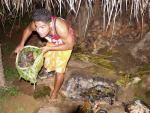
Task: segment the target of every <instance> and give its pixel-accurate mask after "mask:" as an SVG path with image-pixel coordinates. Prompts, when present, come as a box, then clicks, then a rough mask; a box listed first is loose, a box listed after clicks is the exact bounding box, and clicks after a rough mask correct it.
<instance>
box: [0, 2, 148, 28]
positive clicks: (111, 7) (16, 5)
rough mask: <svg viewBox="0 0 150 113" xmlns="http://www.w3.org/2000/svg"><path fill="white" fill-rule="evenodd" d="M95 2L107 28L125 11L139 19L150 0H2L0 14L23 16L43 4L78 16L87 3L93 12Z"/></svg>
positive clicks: (48, 7)
mask: <svg viewBox="0 0 150 113" xmlns="http://www.w3.org/2000/svg"><path fill="white" fill-rule="evenodd" d="M95 3H99V7H101V8H100V9H101V10H102V12H103V14H102V15H103V26H104V27H105V28H107V26H108V25H109V24H110V22H111V21H113V22H114V23H115V20H116V17H118V15H121V14H122V13H124V12H123V11H128V12H129V13H130V19H131V18H135V19H136V20H137V21H138V20H139V19H138V18H139V17H143V15H144V14H145V10H146V9H147V6H148V3H149V0H1V1H0V4H1V6H0V16H4V15H8V14H9V15H20V16H22V15H24V14H25V13H26V12H32V10H34V9H35V8H36V7H39V6H41V7H45V8H46V9H49V10H50V11H52V12H55V13H57V15H60V16H61V15H62V13H63V12H64V11H65V12H67V13H70V12H71V13H73V14H74V15H75V16H74V17H77V16H78V13H79V12H80V7H81V6H82V5H85V7H86V8H85V9H86V10H88V12H90V13H89V14H91V13H92V8H93V5H94V4H95ZM123 8H124V9H125V10H123ZM106 20H107V21H106Z"/></svg>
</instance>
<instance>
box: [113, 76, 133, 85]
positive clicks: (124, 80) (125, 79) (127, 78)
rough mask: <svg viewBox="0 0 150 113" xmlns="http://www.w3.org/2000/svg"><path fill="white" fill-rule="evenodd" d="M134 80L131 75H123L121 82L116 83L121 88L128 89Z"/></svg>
mask: <svg viewBox="0 0 150 113" xmlns="http://www.w3.org/2000/svg"><path fill="white" fill-rule="evenodd" d="M131 80H132V78H131V75H130V74H123V75H122V76H121V78H120V79H119V80H117V81H116V84H117V85H118V86H121V87H126V86H127V84H128V83H129V82H131Z"/></svg>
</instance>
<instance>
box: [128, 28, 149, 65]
mask: <svg viewBox="0 0 150 113" xmlns="http://www.w3.org/2000/svg"><path fill="white" fill-rule="evenodd" d="M149 45H150V31H149V32H148V33H147V34H146V35H145V36H144V37H143V39H142V40H140V41H139V42H138V43H137V44H136V45H135V46H134V47H133V48H132V49H131V50H130V52H131V55H132V56H133V57H134V58H135V59H138V60H140V61H141V62H143V63H149V62H150V52H149V51H150V46H149Z"/></svg>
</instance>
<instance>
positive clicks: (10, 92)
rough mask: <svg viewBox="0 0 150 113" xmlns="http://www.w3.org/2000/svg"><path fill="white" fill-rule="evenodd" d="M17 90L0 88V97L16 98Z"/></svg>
mask: <svg viewBox="0 0 150 113" xmlns="http://www.w3.org/2000/svg"><path fill="white" fill-rule="evenodd" d="M17 95H18V90H17V89H16V88H15V87H5V88H0V97H4V96H17Z"/></svg>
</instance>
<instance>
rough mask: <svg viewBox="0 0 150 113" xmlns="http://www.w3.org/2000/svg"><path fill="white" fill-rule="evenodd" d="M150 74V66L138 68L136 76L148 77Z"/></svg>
mask: <svg viewBox="0 0 150 113" xmlns="http://www.w3.org/2000/svg"><path fill="white" fill-rule="evenodd" d="M147 74H150V65H144V66H141V67H139V68H138V70H137V72H136V75H137V76H139V75H140V76H143V75H147Z"/></svg>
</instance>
